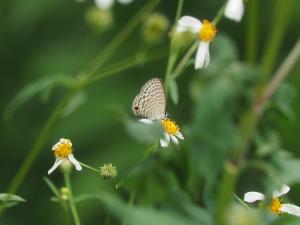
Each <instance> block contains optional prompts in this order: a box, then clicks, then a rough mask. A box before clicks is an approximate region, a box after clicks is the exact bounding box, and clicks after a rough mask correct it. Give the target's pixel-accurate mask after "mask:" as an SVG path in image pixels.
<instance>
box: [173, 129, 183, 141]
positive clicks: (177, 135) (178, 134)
mask: <svg viewBox="0 0 300 225" xmlns="http://www.w3.org/2000/svg"><path fill="white" fill-rule="evenodd" d="M175 135H176V137H178V138H179V139H181V140H184V137H183V135H182V133H181V132H180V131H178V132H177V133H176V134H175Z"/></svg>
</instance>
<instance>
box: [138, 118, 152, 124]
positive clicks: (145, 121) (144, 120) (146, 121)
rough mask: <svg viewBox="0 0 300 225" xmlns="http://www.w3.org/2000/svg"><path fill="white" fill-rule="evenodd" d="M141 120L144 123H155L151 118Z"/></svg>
mask: <svg viewBox="0 0 300 225" xmlns="http://www.w3.org/2000/svg"><path fill="white" fill-rule="evenodd" d="M139 121H140V122H142V123H145V124H152V123H153V121H152V120H149V119H140V120H139Z"/></svg>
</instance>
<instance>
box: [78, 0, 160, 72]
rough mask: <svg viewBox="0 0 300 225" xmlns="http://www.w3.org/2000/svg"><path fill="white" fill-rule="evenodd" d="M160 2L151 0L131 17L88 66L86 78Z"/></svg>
mask: <svg viewBox="0 0 300 225" xmlns="http://www.w3.org/2000/svg"><path fill="white" fill-rule="evenodd" d="M159 2H160V0H151V1H148V3H147V4H146V5H145V6H144V7H143V8H142V9H141V10H139V11H138V13H137V14H136V15H135V16H133V17H132V18H131V19H130V21H129V22H128V23H127V24H126V25H125V26H124V27H123V29H122V30H121V31H120V32H119V33H118V34H116V36H115V38H114V39H113V40H112V41H111V43H110V44H109V45H108V46H107V47H106V48H105V49H104V50H103V51H102V52H101V53H100V54H99V55H98V56H97V57H96V59H95V60H94V61H93V62H92V63H91V65H90V66H89V69H88V70H87V71H88V72H86V73H83V74H86V78H89V77H91V76H93V74H94V73H95V72H96V71H97V70H98V68H99V67H100V66H102V65H103V64H104V63H105V62H106V61H107V60H108V59H109V57H110V56H111V55H112V54H113V53H114V52H115V51H116V49H117V48H118V47H119V46H120V45H121V43H122V42H123V41H124V40H125V39H126V38H127V37H128V36H129V35H130V34H131V33H132V32H133V30H134V29H135V28H136V27H137V25H139V23H140V22H141V21H143V19H145V18H146V17H147V16H148V15H149V13H150V12H151V11H152V10H153V9H154V8H155V7H156V5H157V4H158V3H159Z"/></svg>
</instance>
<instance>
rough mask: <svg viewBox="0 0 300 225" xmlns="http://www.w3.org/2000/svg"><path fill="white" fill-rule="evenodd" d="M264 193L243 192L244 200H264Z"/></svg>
mask: <svg viewBox="0 0 300 225" xmlns="http://www.w3.org/2000/svg"><path fill="white" fill-rule="evenodd" d="M264 198H265V196H264V194H262V193H260V192H255V191H250V192H247V193H245V194H244V201H245V202H250V203H251V202H256V201H262V200H264Z"/></svg>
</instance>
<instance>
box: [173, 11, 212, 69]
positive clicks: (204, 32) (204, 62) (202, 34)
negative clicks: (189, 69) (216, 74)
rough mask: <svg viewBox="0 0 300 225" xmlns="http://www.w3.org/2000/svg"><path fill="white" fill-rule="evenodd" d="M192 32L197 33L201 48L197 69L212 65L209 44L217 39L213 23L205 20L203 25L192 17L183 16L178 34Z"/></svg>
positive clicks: (199, 48) (197, 54)
mask: <svg viewBox="0 0 300 225" xmlns="http://www.w3.org/2000/svg"><path fill="white" fill-rule="evenodd" d="M186 31H190V32H192V33H197V34H198V37H199V41H200V42H199V47H198V50H197V53H196V59H195V69H200V68H204V67H207V66H208V65H209V63H210V54H209V44H210V42H211V41H212V40H213V39H214V38H215V36H216V33H217V30H216V27H215V25H214V24H213V23H211V22H209V21H208V20H203V23H202V22H201V21H200V20H198V19H196V18H194V17H191V16H183V17H181V18H180V19H179V21H178V25H177V32H186Z"/></svg>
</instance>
